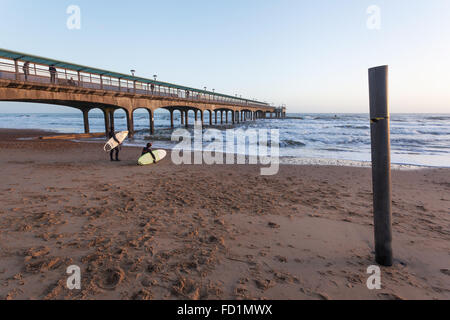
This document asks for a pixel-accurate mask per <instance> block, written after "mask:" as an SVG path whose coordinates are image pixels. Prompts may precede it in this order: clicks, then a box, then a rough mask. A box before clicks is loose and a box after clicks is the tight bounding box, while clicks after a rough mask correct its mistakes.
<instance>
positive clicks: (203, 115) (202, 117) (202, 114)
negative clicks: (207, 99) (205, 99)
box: [200, 110, 205, 126]
mask: <svg viewBox="0 0 450 320" xmlns="http://www.w3.org/2000/svg"><path fill="white" fill-rule="evenodd" d="M200 119H201V120H202V126H203V125H204V123H205V113H204V111H203V110H200Z"/></svg>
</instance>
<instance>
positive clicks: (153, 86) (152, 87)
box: [150, 83, 155, 94]
mask: <svg viewBox="0 0 450 320" xmlns="http://www.w3.org/2000/svg"><path fill="white" fill-rule="evenodd" d="M150 90H152V94H153V92H154V91H155V85H154V84H153V83H152V85H151V86H150Z"/></svg>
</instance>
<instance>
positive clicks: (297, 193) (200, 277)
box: [0, 130, 450, 300]
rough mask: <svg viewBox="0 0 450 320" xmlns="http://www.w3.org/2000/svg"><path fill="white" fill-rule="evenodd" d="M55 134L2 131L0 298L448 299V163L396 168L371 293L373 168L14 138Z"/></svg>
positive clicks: (449, 292) (0, 152) (449, 256)
mask: <svg viewBox="0 0 450 320" xmlns="http://www.w3.org/2000/svg"><path fill="white" fill-rule="evenodd" d="M46 134H49V133H44V132H38V131H31V130H28V131H25V130H0V168H1V169H0V173H1V181H2V182H1V185H0V202H1V206H0V299H333V300H334V299H450V241H449V240H450V215H449V213H450V169H424V170H408V171H393V222H394V223H393V231H394V243H393V246H394V254H395V265H394V266H393V267H392V268H382V289H381V290H369V289H368V288H367V286H366V281H367V278H368V276H369V275H367V273H366V271H367V267H369V266H370V265H373V264H374V253H373V224H372V221H373V218H372V192H371V190H372V187H371V170H370V169H368V168H354V167H337V166H336V167H332V166H289V165H282V166H281V168H280V172H279V174H278V175H275V176H272V177H263V176H261V175H260V167H259V166H250V165H241V166H239V165H231V166H230V165H223V166H206V165H198V166H194V165H192V166H176V165H174V164H172V162H171V160H170V157H168V158H167V159H166V160H165V161H163V162H161V163H160V164H158V165H156V166H148V167H139V166H137V165H136V159H137V158H138V156H139V154H140V149H138V148H131V147H125V148H123V150H122V152H121V159H122V161H121V162H110V161H109V156H108V154H105V152H103V150H102V146H101V145H99V144H95V143H75V142H68V141H39V140H20V141H19V140H17V138H28V137H36V136H40V135H46ZM70 265H77V266H79V267H80V268H81V276H82V288H81V290H69V289H67V288H66V280H67V277H68V275H67V274H66V268H67V267H68V266H70Z"/></svg>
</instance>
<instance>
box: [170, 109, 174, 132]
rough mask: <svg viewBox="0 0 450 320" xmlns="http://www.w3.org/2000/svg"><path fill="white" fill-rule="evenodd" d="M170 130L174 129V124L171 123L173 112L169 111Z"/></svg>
mask: <svg viewBox="0 0 450 320" xmlns="http://www.w3.org/2000/svg"><path fill="white" fill-rule="evenodd" d="M170 128H172V129H173V128H175V124H174V123H173V110H170Z"/></svg>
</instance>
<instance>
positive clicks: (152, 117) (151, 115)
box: [148, 110, 155, 135]
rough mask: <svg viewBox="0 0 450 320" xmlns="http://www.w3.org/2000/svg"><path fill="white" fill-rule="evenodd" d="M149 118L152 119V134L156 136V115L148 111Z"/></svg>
mask: <svg viewBox="0 0 450 320" xmlns="http://www.w3.org/2000/svg"><path fill="white" fill-rule="evenodd" d="M148 116H149V118H150V134H151V135H154V134H155V113H154V112H153V111H152V110H148Z"/></svg>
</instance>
